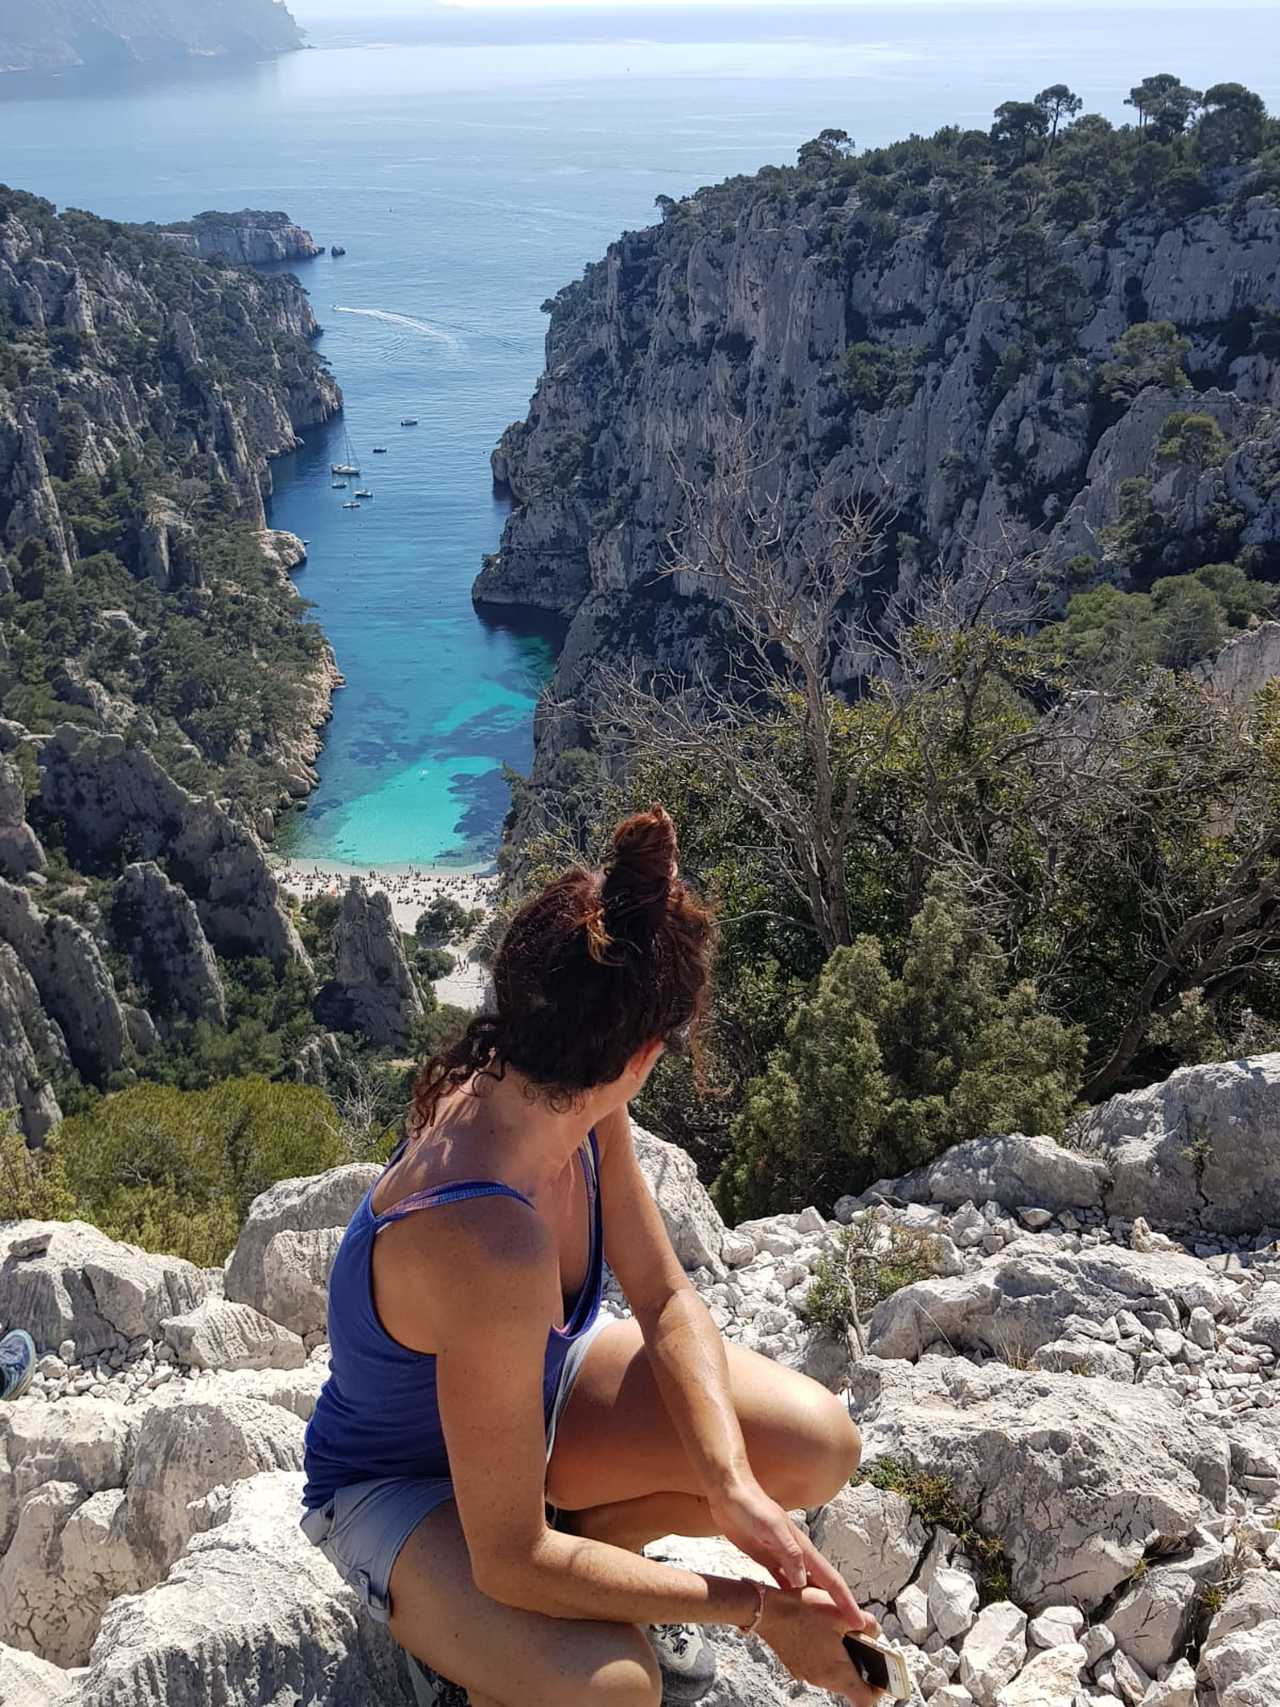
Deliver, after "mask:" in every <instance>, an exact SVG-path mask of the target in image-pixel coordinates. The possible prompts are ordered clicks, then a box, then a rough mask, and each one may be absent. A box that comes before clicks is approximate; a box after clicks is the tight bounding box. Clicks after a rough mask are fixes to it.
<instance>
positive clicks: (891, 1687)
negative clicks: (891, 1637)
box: [844, 1636, 911, 1701]
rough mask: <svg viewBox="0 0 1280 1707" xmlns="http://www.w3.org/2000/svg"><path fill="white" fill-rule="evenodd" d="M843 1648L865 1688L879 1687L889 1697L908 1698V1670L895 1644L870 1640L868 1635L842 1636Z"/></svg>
mask: <svg viewBox="0 0 1280 1707" xmlns="http://www.w3.org/2000/svg"><path fill="white" fill-rule="evenodd" d="M844 1651H845V1653H846V1654H848V1656H849V1658H850V1660H851V1661H852V1663H853V1669H854V1670H855V1671H856V1672H857V1674H858V1676H859V1677H860V1678H861V1679H862V1681H863V1682H864V1683H865V1684H866V1685H867V1687H868V1688H869V1689H878V1690H880V1691H881V1692H882V1693H883V1694H885V1695H887V1696H888V1697H889V1699H890V1700H891V1701H910V1699H911V1673H910V1672H909V1671H908V1670H907V1662H906V1661H905V1660H904V1659H903V1657H902V1655H901V1654H900V1653H899V1652H898V1650H897V1649H896V1648H891V1647H889V1645H888V1643H886V1642H873V1641H872V1639H871V1637H870V1636H846V1637H845V1639H844Z"/></svg>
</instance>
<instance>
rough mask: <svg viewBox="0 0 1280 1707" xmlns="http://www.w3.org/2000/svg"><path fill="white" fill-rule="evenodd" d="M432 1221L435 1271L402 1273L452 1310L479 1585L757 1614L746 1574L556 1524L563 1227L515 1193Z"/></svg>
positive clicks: (459, 1461) (453, 1382)
mask: <svg viewBox="0 0 1280 1707" xmlns="http://www.w3.org/2000/svg"><path fill="white" fill-rule="evenodd" d="M431 1221H432V1228H431V1239H430V1241H429V1243H426V1242H424V1244H423V1246H422V1247H421V1249H420V1250H417V1249H415V1252H414V1258H415V1259H416V1260H417V1261H420V1262H421V1263H422V1264H424V1265H425V1267H426V1268H427V1269H429V1271H430V1272H429V1273H426V1272H424V1273H423V1274H422V1275H421V1276H419V1277H417V1278H416V1279H415V1278H414V1277H413V1276H412V1274H410V1275H407V1276H406V1277H405V1278H406V1283H407V1284H415V1285H416V1284H421V1285H422V1287H423V1290H424V1291H426V1292H428V1293H429V1295H432V1296H435V1297H436V1298H440V1297H441V1296H444V1297H447V1298H448V1300H449V1308H448V1315H447V1320H439V1319H437V1320H436V1321H435V1323H434V1337H435V1339H436V1341H437V1345H438V1350H437V1353H436V1376H437V1391H438V1396H439V1401H440V1416H441V1421H442V1423H443V1425H444V1433H445V1441H446V1445H447V1447H448V1451H449V1466H450V1471H451V1474H452V1476H453V1483H454V1490H455V1495H456V1499H457V1504H458V1515H459V1517H460V1519H461V1522H462V1528H463V1533H464V1534H465V1536H466V1539H467V1547H468V1550H469V1551H470V1554H471V1563H472V1570H473V1572H474V1575H475V1581H476V1585H477V1587H479V1588H480V1589H481V1590H482V1591H483V1592H484V1593H486V1594H488V1595H490V1596H492V1598H493V1599H495V1600H499V1601H502V1602H503V1603H504V1604H506V1605H509V1606H519V1607H523V1608H525V1609H526V1610H528V1611H531V1612H542V1613H546V1614H548V1615H550V1616H551V1617H557V1618H591V1619H599V1620H604V1621H607V1622H612V1621H615V1620H617V1621H621V1622H625V1623H638V1624H674V1623H703V1624H732V1623H737V1624H745V1623H747V1622H749V1621H750V1619H751V1618H752V1617H753V1615H754V1613H755V1610H756V1605H757V1595H756V1591H755V1590H754V1589H753V1588H751V1587H750V1586H748V1585H744V1584H743V1583H742V1582H740V1581H737V1580H735V1579H732V1578H722V1577H712V1576H703V1575H702V1574H701V1573H699V1572H695V1571H685V1570H680V1569H677V1568H675V1567H672V1566H669V1565H661V1564H656V1563H654V1562H652V1561H651V1560H648V1559H645V1558H642V1557H639V1556H638V1555H636V1554H633V1553H628V1552H625V1551H623V1550H622V1549H621V1548H617V1547H611V1546H608V1545H607V1544H606V1543H604V1542H598V1541H587V1540H583V1539H581V1538H579V1537H577V1536H572V1535H562V1534H560V1533H558V1532H557V1531H555V1530H552V1529H550V1528H548V1526H547V1521H546V1506H545V1485H546V1455H547V1448H546V1432H545V1423H544V1418H543V1393H542V1379H543V1367H544V1361H545V1358H546V1349H547V1336H548V1333H549V1332H550V1329H551V1326H552V1324H553V1323H554V1322H555V1321H556V1319H557V1317H556V1312H557V1311H558V1310H559V1308H560V1282H559V1265H558V1262H557V1258H556V1251H555V1245H554V1241H553V1239H552V1236H551V1234H550V1232H549V1231H548V1229H547V1228H546V1227H545V1225H544V1224H543V1223H542V1222H541V1221H540V1220H539V1219H538V1217H537V1216H536V1215H535V1214H534V1213H533V1212H532V1211H531V1210H529V1209H527V1208H525V1207H524V1206H523V1205H522V1204H518V1203H515V1202H513V1201H511V1200H509V1199H494V1198H489V1199H484V1200H479V1201H472V1202H469V1203H466V1204H462V1205H453V1206H450V1207H449V1208H443V1207H442V1208H440V1209H437V1210H435V1211H434V1212H433V1213H432V1216H431ZM434 1314H435V1316H436V1318H441V1317H443V1316H444V1314H445V1312H443V1311H441V1310H439V1309H437V1310H436V1312H435V1313H434Z"/></svg>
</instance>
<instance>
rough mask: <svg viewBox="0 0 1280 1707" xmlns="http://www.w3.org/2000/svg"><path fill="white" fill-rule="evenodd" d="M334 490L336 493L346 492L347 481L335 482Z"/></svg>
mask: <svg viewBox="0 0 1280 1707" xmlns="http://www.w3.org/2000/svg"><path fill="white" fill-rule="evenodd" d="M333 489H334V491H335V492H345V491H346V489H347V483H346V481H345V480H335V481H334V483H333Z"/></svg>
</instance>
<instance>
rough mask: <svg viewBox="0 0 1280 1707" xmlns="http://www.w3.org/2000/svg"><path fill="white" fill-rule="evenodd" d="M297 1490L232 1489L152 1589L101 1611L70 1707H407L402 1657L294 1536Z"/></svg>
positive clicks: (291, 1478)
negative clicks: (217, 1518)
mask: <svg viewBox="0 0 1280 1707" xmlns="http://www.w3.org/2000/svg"><path fill="white" fill-rule="evenodd" d="M278 1414H279V1413H277V1415H278ZM301 1496H302V1477H301V1476H300V1475H292V1474H287V1473H279V1472H277V1473H266V1474H260V1475H254V1476H251V1477H250V1478H249V1479H248V1480H245V1481H241V1482H238V1483H237V1484H236V1485H235V1486H234V1487H232V1488H231V1489H230V1492H229V1494H228V1496H227V1499H226V1501H225V1506H224V1508H223V1521H221V1522H220V1523H218V1524H216V1525H215V1526H214V1527H213V1528H211V1529H208V1530H206V1531H205V1532H204V1533H201V1534H196V1535H193V1536H192V1537H191V1539H190V1540H189V1541H188V1542H187V1544H186V1546H185V1548H184V1550H183V1552H182V1555H181V1557H180V1558H178V1559H177V1561H176V1563H174V1565H173V1568H172V1569H171V1570H170V1571H169V1573H168V1575H167V1576H166V1577H165V1579H164V1580H163V1581H162V1582H160V1583H158V1584H157V1585H156V1586H155V1587H153V1588H150V1589H148V1590H147V1591H146V1592H145V1593H143V1594H137V1595H131V1596H126V1597H125V1598H124V1599H121V1600H117V1601H116V1602H115V1603H114V1604H113V1605H112V1606H111V1607H110V1608H109V1610H108V1611H107V1614H106V1616H105V1618H104V1619H103V1623H102V1628H101V1630H100V1632H99V1635H98V1639H97V1641H96V1642H95V1643H94V1646H93V1650H92V1653H91V1655H90V1660H89V1669H88V1671H87V1673H86V1674H85V1676H84V1679H83V1682H82V1684H81V1693H80V1695H79V1698H78V1703H79V1707H281V1704H282V1703H285V1702H287V1703H289V1707H333V1704H336V1703H339V1702H340V1703H341V1704H342V1707H411V1704H412V1700H413V1697H412V1694H411V1691H410V1687H409V1683H408V1679H407V1672H406V1669H405V1662H404V1659H403V1657H402V1655H401V1654H400V1652H399V1650H398V1649H397V1648H396V1647H395V1645H394V1644H393V1643H392V1642H391V1640H390V1638H389V1636H388V1635H387V1633H386V1630H385V1628H384V1627H382V1626H380V1625H378V1624H375V1623H374V1622H373V1621H372V1620H371V1619H369V1618H368V1617H366V1616H364V1615H363V1614H362V1613H360V1612H359V1610H358V1603H357V1599H356V1595H355V1593H354V1591H353V1590H352V1589H350V1588H348V1587H347V1586H346V1584H345V1583H344V1582H343V1581H342V1579H341V1578H340V1577H339V1576H338V1574H337V1572H336V1571H335V1570H334V1568H333V1566H332V1565H331V1564H330V1563H329V1562H328V1560H327V1559H326V1558H325V1557H324V1555H323V1554H322V1553H321V1552H320V1551H319V1549H318V1548H316V1547H313V1546H312V1545H311V1543H310V1542H309V1541H308V1540H307V1539H306V1537H305V1536H304V1535H303V1534H302V1531H301V1530H300V1529H299V1527H298V1515H299V1510H300V1507H301Z"/></svg>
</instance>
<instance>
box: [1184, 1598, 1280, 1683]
mask: <svg viewBox="0 0 1280 1707" xmlns="http://www.w3.org/2000/svg"><path fill="white" fill-rule="evenodd" d="M1197 1675H1198V1678H1199V1681H1200V1683H1201V1685H1202V1686H1204V1687H1206V1688H1208V1689H1212V1690H1213V1691H1215V1694H1214V1695H1213V1696H1212V1697H1210V1699H1213V1700H1215V1701H1216V1702H1217V1704H1218V1707H1274V1703H1275V1702H1276V1701H1277V1700H1280V1572H1276V1571H1249V1572H1248V1573H1247V1574H1246V1575H1245V1577H1244V1578H1243V1580H1242V1581H1241V1583H1240V1584H1239V1586H1238V1587H1237V1589H1236V1591H1235V1593H1234V1594H1232V1595H1231V1596H1230V1597H1229V1599H1228V1600H1227V1602H1226V1604H1225V1605H1224V1606H1223V1607H1222V1609H1221V1610H1220V1611H1219V1612H1218V1613H1216V1614H1215V1616H1214V1619H1213V1622H1212V1623H1211V1624H1210V1626H1209V1629H1208V1633H1207V1634H1206V1636H1205V1639H1204V1647H1203V1648H1202V1650H1201V1654H1200V1665H1199V1668H1198V1673H1197Z"/></svg>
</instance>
